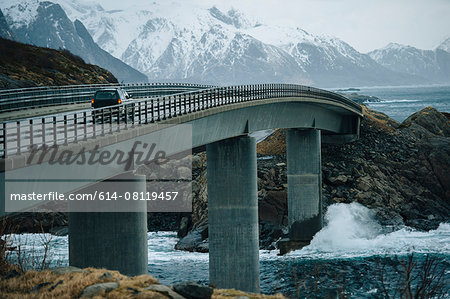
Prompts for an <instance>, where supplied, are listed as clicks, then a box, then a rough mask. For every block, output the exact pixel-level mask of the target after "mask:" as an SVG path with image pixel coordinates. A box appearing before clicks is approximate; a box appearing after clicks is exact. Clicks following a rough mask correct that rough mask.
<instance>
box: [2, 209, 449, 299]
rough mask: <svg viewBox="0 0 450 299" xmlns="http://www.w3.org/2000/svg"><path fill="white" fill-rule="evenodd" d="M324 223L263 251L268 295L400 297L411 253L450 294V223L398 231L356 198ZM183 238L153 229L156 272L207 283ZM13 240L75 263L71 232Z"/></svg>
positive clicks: (54, 261)
mask: <svg viewBox="0 0 450 299" xmlns="http://www.w3.org/2000/svg"><path fill="white" fill-rule="evenodd" d="M325 222H326V225H325V226H324V228H323V229H322V230H321V231H320V232H318V233H317V234H316V235H315V236H314V238H313V240H312V242H311V244H310V245H309V246H306V247H304V248H303V249H301V250H296V251H293V252H291V253H289V254H287V255H284V256H278V253H279V251H278V250H272V251H269V250H260V272H261V276H260V280H261V291H262V292H263V293H269V294H273V293H283V294H285V295H286V296H288V297H290V298H297V297H300V298H310V297H315V296H317V297H319V298H322V297H327V296H331V297H335V296H336V295H338V294H345V295H346V296H350V297H352V298H372V297H380V296H383V288H385V289H386V290H387V292H389V294H390V295H391V296H394V295H395V294H397V296H398V295H399V293H398V292H399V291H398V290H400V289H401V288H402V287H403V282H404V273H403V270H404V268H403V266H402V264H405V263H406V264H407V261H408V258H409V256H410V255H411V254H412V255H413V262H414V263H416V266H415V267H414V269H413V272H412V275H413V276H414V277H416V276H418V278H417V280H416V281H414V282H413V286H414V285H416V284H418V283H420V275H421V273H423V270H422V268H421V267H422V266H423V264H424V262H425V261H426V260H427V257H428V259H429V260H432V261H433V263H434V265H435V267H436V268H435V269H434V270H433V271H434V273H432V274H433V275H442V277H441V281H440V289H441V290H442V291H443V292H444V294H446V295H447V296H450V291H449V285H450V224H449V223H441V224H440V225H439V227H438V228H437V229H435V230H431V231H429V232H423V231H417V230H414V229H412V228H409V227H400V228H396V229H394V228H392V227H385V226H382V225H380V224H379V223H378V222H377V221H376V220H375V218H374V214H373V212H372V211H371V210H369V209H368V208H366V207H364V206H362V205H360V204H357V203H351V204H343V203H339V204H334V205H331V206H330V207H329V208H328V210H327V213H326V215H325ZM177 240H178V239H177V237H176V233H175V232H149V233H148V270H149V274H151V275H153V276H154V277H156V278H157V279H159V281H160V282H161V283H165V284H172V283H175V282H179V281H187V280H189V281H198V282H200V283H205V284H207V283H208V254H207V253H197V252H185V251H178V250H175V249H174V246H175V244H176V242H177ZM9 241H10V242H11V243H12V244H13V245H14V246H18V245H20V246H21V251H22V252H23V253H25V254H26V255H27V256H28V258H33V259H34V260H36V261H37V262H36V265H39V260H41V259H42V256H43V254H44V251H43V246H42V244H43V243H45V242H49V249H50V250H49V252H48V253H47V255H48V260H49V261H50V262H51V264H50V266H51V267H55V266H64V265H67V264H68V243H67V237H66V236H63V237H59V236H51V235H49V234H40V235H39V234H21V235H12V236H11V237H10V239H9ZM99 254H101V253H99ZM12 258H14V257H12ZM242 266H245V265H242ZM382 277H383V280H384V281H385V283H384V285H383V284H382V283H381V281H382V279H381V278H382Z"/></svg>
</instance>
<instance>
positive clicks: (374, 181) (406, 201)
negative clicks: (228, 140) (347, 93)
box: [176, 107, 450, 252]
mask: <svg viewBox="0 0 450 299" xmlns="http://www.w3.org/2000/svg"><path fill="white" fill-rule="evenodd" d="M364 113H365V118H364V119H363V121H362V123H361V136H360V137H361V138H360V139H359V140H358V141H356V142H353V143H349V144H344V145H330V144H324V145H323V146H322V177H323V189H322V191H323V194H322V196H323V205H324V206H323V208H324V211H326V208H327V206H329V205H331V204H333V203H350V202H358V203H361V204H363V205H364V206H366V207H368V208H370V209H373V210H374V211H375V212H376V215H377V218H378V220H379V221H380V222H381V223H382V224H383V225H387V226H389V225H390V226H392V227H393V229H395V228H396V227H400V226H403V225H407V226H410V227H413V228H416V229H420V230H430V229H435V228H436V227H437V226H438V224H439V223H440V222H445V221H449V219H450V176H449V175H448V174H449V173H450V122H449V119H450V118H449V115H448V114H443V113H440V112H439V111H437V110H435V109H433V108H425V109H423V110H422V111H419V112H417V113H415V114H413V115H411V116H410V117H409V118H408V119H406V120H405V121H404V122H403V123H399V122H396V121H395V120H392V119H390V118H389V117H387V116H386V115H384V114H382V113H379V112H376V111H373V110H369V109H367V108H365V107H364ZM285 153H286V143H285V131H284V130H277V131H275V132H274V133H273V134H272V135H271V136H269V137H267V138H266V139H265V140H264V141H262V142H260V143H259V144H258V190H259V191H258V201H259V223H260V247H261V248H264V249H275V248H276V241H277V240H278V239H279V238H280V237H282V236H283V234H284V233H286V232H287V227H286V225H287V192H286V191H287V190H286V188H287V179H286V156H285ZM196 160H197V161H202V163H197V164H196V167H194V176H193V177H194V178H195V182H194V183H193V192H194V207H193V213H192V216H191V218H189V219H185V220H184V223H191V225H190V227H189V228H188V231H189V232H188V233H187V234H186V236H184V234H185V232H186V228H185V227H182V232H183V233H182V234H180V237H183V236H184V237H183V238H181V239H180V241H179V242H178V244H177V245H176V248H177V249H180V250H188V251H199V252H207V251H208V242H207V237H208V228H207V223H208V219H207V192H206V159H205V156H204V154H200V155H198V156H197V158H196Z"/></svg>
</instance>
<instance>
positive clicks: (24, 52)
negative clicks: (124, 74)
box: [0, 38, 118, 88]
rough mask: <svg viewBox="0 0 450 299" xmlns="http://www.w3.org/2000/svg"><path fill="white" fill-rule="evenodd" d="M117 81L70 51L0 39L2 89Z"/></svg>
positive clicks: (106, 72) (103, 70)
mask: <svg viewBox="0 0 450 299" xmlns="http://www.w3.org/2000/svg"><path fill="white" fill-rule="evenodd" d="M117 82H118V81H117V79H116V78H115V77H114V75H113V74H111V73H110V72H109V71H107V70H105V69H102V68H101V67H99V66H96V65H92V64H86V63H85V62H84V61H83V59H82V58H80V57H78V56H76V55H74V54H72V53H70V52H69V51H68V50H53V49H48V48H42V47H35V46H31V45H27V44H22V43H19V42H15V41H11V40H8V39H3V38H0V88H21V87H32V86H60V85H74V84H95V83H117Z"/></svg>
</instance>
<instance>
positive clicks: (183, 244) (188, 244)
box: [175, 223, 208, 252]
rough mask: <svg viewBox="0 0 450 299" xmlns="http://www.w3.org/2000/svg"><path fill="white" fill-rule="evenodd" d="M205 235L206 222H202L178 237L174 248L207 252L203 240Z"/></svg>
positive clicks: (206, 233)
mask: <svg viewBox="0 0 450 299" xmlns="http://www.w3.org/2000/svg"><path fill="white" fill-rule="evenodd" d="M207 237H208V224H207V223H203V224H201V225H199V226H198V227H196V228H194V229H193V230H191V231H190V232H189V233H188V234H187V235H186V236H185V237H184V238H182V239H180V240H179V241H178V243H177V244H176V245H175V249H177V250H186V251H191V252H208V246H207V245H206V246H205V242H204V240H206V238H207Z"/></svg>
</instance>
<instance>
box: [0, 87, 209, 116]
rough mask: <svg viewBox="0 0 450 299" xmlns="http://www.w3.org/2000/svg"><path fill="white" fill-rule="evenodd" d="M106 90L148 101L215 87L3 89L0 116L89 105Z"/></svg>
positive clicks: (0, 92)
mask: <svg viewBox="0 0 450 299" xmlns="http://www.w3.org/2000/svg"><path fill="white" fill-rule="evenodd" d="M107 87H121V88H123V89H125V90H126V91H127V92H128V93H129V94H131V95H133V97H134V98H147V97H156V96H162V95H168V94H174V93H180V92H186V91H191V90H197V89H205V88H211V87H213V86H212V85H200V84H187V83H140V84H93V85H68V86H46V87H33V88H23V89H4V90H0V113H1V112H8V111H14V110H18V109H24V108H26V109H28V108H36V107H43V106H52V105H63V104H76V103H87V102H89V101H90V100H91V99H92V96H93V95H94V93H95V91H97V90H99V89H102V88H107Z"/></svg>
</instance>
